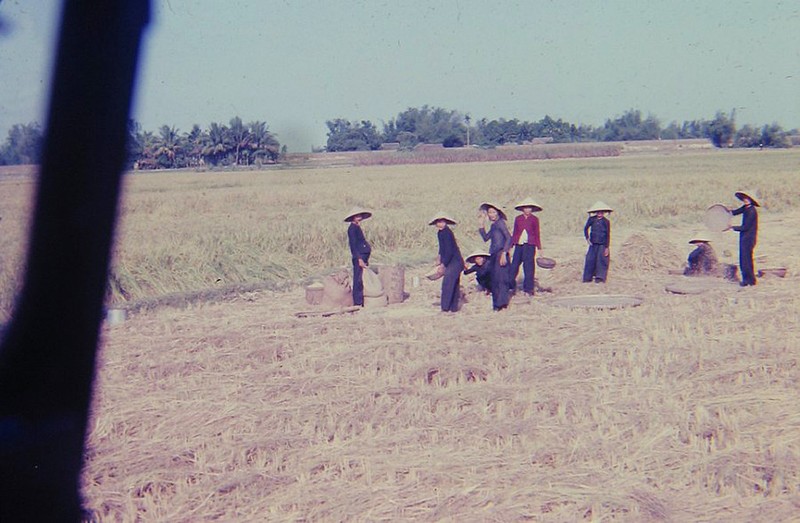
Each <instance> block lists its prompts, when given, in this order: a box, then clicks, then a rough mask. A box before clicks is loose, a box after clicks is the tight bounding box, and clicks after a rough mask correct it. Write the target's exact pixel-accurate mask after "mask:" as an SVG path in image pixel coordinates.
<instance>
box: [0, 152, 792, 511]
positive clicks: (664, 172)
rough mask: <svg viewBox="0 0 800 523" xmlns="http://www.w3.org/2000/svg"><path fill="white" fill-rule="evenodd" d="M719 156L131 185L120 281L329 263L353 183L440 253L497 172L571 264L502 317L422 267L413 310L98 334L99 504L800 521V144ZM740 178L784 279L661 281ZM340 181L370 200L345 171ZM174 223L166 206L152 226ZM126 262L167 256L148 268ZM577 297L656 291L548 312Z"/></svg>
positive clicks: (265, 307) (177, 318) (243, 311)
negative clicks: (590, 278)
mask: <svg viewBox="0 0 800 523" xmlns="http://www.w3.org/2000/svg"><path fill="white" fill-rule="evenodd" d="M717 153H719V154H717ZM728 153H729V152H728V151H715V152H714V153H713V154H712V153H704V154H698V155H676V156H674V157H662V156H651V157H648V156H637V157H635V158H625V157H623V158H617V159H603V160H584V161H558V162H520V163H511V164H503V165H493V164H492V165H489V164H486V165H478V164H474V165H473V164H471V165H469V166H453V165H448V166H441V167H432V166H430V167H429V166H419V167H416V168H414V169H408V168H405V167H397V168H383V169H382V170H379V171H375V170H365V171H360V170H351V171H350V172H347V171H345V170H334V171H333V172H328V171H320V172H315V173H309V172H307V171H306V172H302V173H300V172H299V173H291V172H282V173H281V174H280V176H279V177H276V176H274V175H273V174H272V173H258V174H247V175H242V174H223V175H212V174H203V175H183V174H179V175H174V174H173V175H156V176H154V177H152V178H150V177H141V178H140V177H135V178H134V179H131V180H129V187H128V189H129V192H128V196H127V197H128V200H126V204H125V207H126V215H125V216H124V218H123V222H124V224H123V232H122V235H121V242H122V243H120V244H119V245H118V250H117V261H116V263H117V270H118V271H120V274H125V275H127V276H126V278H128V279H125V280H124V281H126V282H128V285H129V286H130V288H131V289H132V290H131V292H133V293H138V292H140V290H145V289H155V290H157V289H158V288H159V286H163V287H164V288H165V289H168V290H169V291H170V292H177V291H180V290H192V289H194V288H195V287H198V286H199V285H198V284H197V283H196V280H195V279H193V278H196V277H198V276H199V277H200V278H198V279H202V281H206V279H209V278H212V277H214V278H216V277H218V276H216V275H217V274H221V272H220V273H213V272H212V274H211V275H209V274H206V272H207V271H211V270H212V267H213V264H212V263H211V261H213V260H214V259H216V260H217V262H219V263H220V265H219V271H223V270H225V266H226V264H236V263H242V265H241V266H240V267H239V268H236V269H235V271H232V272H231V274H239V275H240V276H241V277H242V278H243V279H244V280H246V275H247V274H249V272H252V273H254V274H256V275H258V276H259V277H261V276H263V274H264V273H263V272H260V271H262V270H263V267H261V266H260V264H263V263H273V264H274V263H276V261H275V260H278V262H280V260H281V259H284V258H285V259H286V260H291V263H293V264H294V265H291V267H292V268H291V269H289V270H288V272H289V274H292V275H294V274H300V276H307V275H308V276H311V275H313V274H314V271H318V272H320V273H325V272H326V270H325V269H324V268H323V267H324V266H326V265H331V266H333V265H337V264H339V263H345V262H346V261H347V259H346V256H347V253H346V247H345V245H344V235H343V224H342V223H341V218H338V219H336V220H334V218H337V217H338V215H340V214H341V211H342V209H344V210H346V209H347V208H349V206H350V205H352V204H354V203H362V204H365V205H370V206H371V207H373V208H384V211H383V213H381V214H382V215H383V216H381V215H379V214H377V213H376V216H375V219H374V221H373V222H372V223H368V224H367V225H366V228H365V231H366V234H367V236H368V237H369V238H371V239H373V240H374V243H375V244H376V245H377V246H378V248H376V257H377V258H378V259H380V260H381V261H383V262H395V261H397V260H395V259H393V258H392V256H393V254H392V253H395V252H397V253H400V254H398V255H397V256H398V258H400V257H403V256H405V257H408V258H413V257H417V258H419V259H428V260H432V258H433V256H434V255H435V235H433V234H432V233H431V231H430V228H427V227H426V226H425V225H424V218H425V217H427V216H428V215H429V214H431V213H432V212H434V211H435V210H436V209H437V208H439V207H447V208H448V209H453V212H454V213H456V212H459V213H460V214H459V215H457V216H455V218H456V219H460V221H461V222H462V223H464V224H465V225H464V226H459V227H458V228H456V236H457V238H458V239H459V241H460V242H462V243H463V244H465V245H466V244H469V243H471V242H474V241H475V240H476V235H475V232H474V226H473V225H471V224H470V220H471V219H472V217H473V216H474V210H473V209H467V208H464V209H462V208H461V207H460V206H461V205H463V202H469V201H475V202H480V201H481V198H482V197H483V196H485V195H483V194H482V193H481V186H482V185H481V183H482V181H483V180H484V179H486V178H487V177H491V178H492V179H493V180H495V181H496V182H497V183H498V184H499V185H500V188H501V190H505V191H506V192H504V193H503V194H505V193H507V194H508V198H507V199H508V201H509V202H513V201H515V200H516V199H518V198H520V197H524V196H526V195H528V194H534V195H536V197H537V200H539V199H541V201H542V204H543V206H544V207H545V211H544V212H543V213H541V214H540V219H541V220H542V229H543V242H544V247H545V249H544V251H543V255H546V256H549V257H552V258H554V259H556V260H557V261H558V265H557V266H556V268H555V269H553V270H552V271H546V270H543V269H539V270H537V277H539V278H540V283H544V282H547V283H548V286H549V287H550V288H551V292H542V293H539V294H538V295H537V296H536V297H534V298H533V299H532V300H525V299H523V298H521V297H516V298H514V300H513V301H512V304H511V307H510V309H509V310H507V311H505V312H502V313H492V312H491V302H490V299H489V298H488V297H486V296H484V295H482V294H479V293H476V292H468V293H467V296H468V302H467V303H465V304H464V306H463V309H462V311H461V312H459V313H457V314H452V315H450V314H442V313H440V312H439V311H438V307H437V305H438V304H437V300H438V290H439V282H429V281H427V280H425V279H424V278H423V277H422V276H423V275H424V273H425V272H426V271H427V270H428V268H429V267H428V266H413V267H409V268H408V270H407V272H406V290H407V291H408V292H409V294H410V296H409V298H408V300H406V302H405V303H403V304H397V305H392V306H389V307H386V308H381V309H372V310H362V311H360V312H358V313H356V314H353V315H340V316H332V317H329V318H321V317H308V318H297V317H295V316H294V312H295V311H297V310H302V309H305V308H308V305H307V304H306V303H305V301H304V289H303V286H302V285H301V286H296V287H293V288H289V289H287V290H282V291H275V290H269V289H263V288H256V289H254V288H250V289H240V290H239V291H238V292H230V293H227V294H225V295H224V296H222V297H221V299H219V300H216V301H206V302H203V301H198V302H193V301H187V302H186V303H182V306H181V307H179V308H173V307H159V308H155V309H152V310H143V311H142V312H140V313H138V314H132V315H131V317H130V318H129V319H128V320H127V321H126V322H124V323H122V324H120V325H116V326H106V327H104V329H103V333H102V335H103V346H102V350H101V352H100V354H99V361H98V373H97V384H96V394H95V403H94V408H93V418H92V421H91V426H90V433H89V441H88V450H87V455H86V466H85V471H84V477H83V493H84V496H85V500H86V508H87V511H88V512H89V513H91V514H92V515H93V517H94V519H96V520H99V521H137V520H138V521H177V522H181V521H186V522H189V521H193V522H194V521H211V520H215V521H286V520H290V521H292V520H297V521H348V520H351V521H375V520H390V521H398V520H399V521H403V520H406V521H408V520H423V521H520V520H522V521H526V520H527V521H554V522H555V521H558V522H561V521H675V522H684V521H716V520H720V519H723V520H729V521H775V520H778V521H787V520H792V519H794V518H795V517H796V514H797V512H798V510H800V449H799V448H798V442H799V441H800V413H798V412H797V409H796V408H794V403H795V398H796V395H797V394H796V389H797V383H798V381H800V370H799V369H798V365H797V347H798V346H800V343H798V342H800V339H798V337H800V335H798V332H800V325H798V315H797V311H798V279H799V277H798V272H797V270H796V268H798V267H800V258H799V257H798V255H797V254H796V253H797V252H798V251H799V250H800V239H798V236H797V234H795V230H796V223H797V222H798V219H800V212H798V210H797V203H798V202H800V194H797V189H796V187H798V186H800V184H798V183H797V179H796V176H797V174H796V169H795V168H794V167H793V166H796V165H797V155H798V153H797V152H795V151H791V152H786V153H776V154H775V155H772V152H770V153H764V154H758V153H750V154H737V153H736V152H733V153H732V154H728ZM723 172H724V173H725V177H723V176H721V173H723ZM753 172H759V173H762V176H760V177H759V179H758V185H760V187H759V188H760V189H761V190H762V191H765V192H766V193H767V194H770V195H771V196H768V197H767V196H762V200H763V201H764V202H765V203H764V207H763V208H762V209H761V210H760V212H761V215H760V217H761V236H760V242H759V246H758V248H757V251H756V253H757V255H758V256H759V264H760V265H762V266H765V264H769V265H774V266H786V267H789V269H790V270H789V272H788V273H787V275H786V277H785V278H777V277H773V278H770V277H767V278H763V279H762V280H760V281H759V285H758V286H756V287H754V288H746V289H740V288H739V287H738V286H736V285H735V284H729V285H722V286H720V287H719V288H713V289H710V290H708V291H706V292H704V293H702V294H698V295H691V296H681V295H675V294H670V293H667V292H665V291H664V287H665V286H666V285H668V284H669V283H670V282H672V281H674V279H675V278H678V277H677V276H672V275H670V274H668V272H667V270H666V269H667V268H676V269H677V268H680V267H668V265H670V264H671V263H673V262H672V261H668V260H674V263H676V264H679V265H680V264H682V262H683V261H684V260H685V256H686V254H688V252H689V250H690V249H689V247H690V246H688V245H687V243H686V242H687V241H688V239H689V238H688V236H689V235H690V234H691V233H692V231H693V230H695V229H696V224H697V223H701V221H702V217H703V213H704V211H705V209H706V208H707V206H708V205H707V204H708V203H709V202H714V201H718V200H724V199H725V198H726V197H728V198H729V199H731V198H730V194H731V193H732V190H735V188H738V186H739V185H744V186H748V187H750V186H752V185H754V183H752V182H754V180H750V179H749V177H750V176H751V175H752V173H753ZM170 176H173V178H170ZM192 176H200V178H192ZM261 176H264V177H265V178H260V177H261ZM352 180H359V183H360V191H361V193H360V197H361V198H364V199H366V200H367V201H363V202H361V201H359V202H355V201H354V200H355V196H354V195H348V194H346V193H345V192H344V191H343V190H342V189H341V187H344V186H346V185H348V184H349V183H350V182H351V181H352ZM748 181H749V182H751V183H743V182H748ZM262 183H263V184H262ZM493 183H494V182H493ZM689 183H691V184H692V186H693V187H694V190H692V191H687V190H686V185H687V184H689ZM229 185H230V186H229ZM423 186H424V187H426V188H427V189H429V190H431V191H434V190H438V191H439V192H431V193H423V192H421V191H419V190H418V189H419V187H423ZM266 187H269V188H270V191H269V192H267V191H266ZM444 189H447V190H444ZM203 191H205V192H206V197H201V194H202V192H203ZM336 191H340V192H336ZM322 194H326V195H327V196H326V197H325V198H322V197H321V196H320V195H322ZM597 194H603V198H604V200H606V201H609V203H612V204H613V205H614V206H615V210H616V211H615V213H614V214H613V215H612V227H613V231H614V232H613V241H612V262H611V272H610V278H609V281H608V283H607V284H604V285H597V284H583V283H581V282H580V271H581V268H582V260H583V254H584V253H585V249H586V244H585V241H584V240H583V238H582V235H581V229H582V226H583V222H584V220H585V216H586V215H585V213H583V209H584V208H585V206H586V205H587V204H588V203H591V201H593V197H594V196H595V195H597ZM606 194H608V196H606ZM437 195H438V196H437ZM540 195H541V198H540ZM681 195H683V196H684V197H682V198H681V197H679V196H681ZM490 196H495V195H494V194H493V195H490ZM281 198H286V200H287V201H286V202H284V203H283V204H281V203H280V199H281ZM440 198H444V199H445V200H446V201H441V199H440ZM166 201H169V202H172V204H171V205H170V206H168V205H167V204H166V203H165V202H166ZM224 202H227V204H224ZM304 202H305V203H309V202H314V203H315V205H314V206H313V209H314V211H313V213H311V212H310V211H308V208H309V207H308V205H306V204H305V203H304ZM773 202H774V203H773ZM728 203H734V202H732V201H730V202H728ZM185 205H190V206H193V207H192V208H193V209H194V210H193V212H194V214H192V213H190V212H188V211H187V210H186V207H185ZM226 205H227V207H226ZM171 208H174V209H173V210H171V211H170V209H171ZM179 209H182V211H181V210H179ZM259 209H261V210H259ZM226 213H231V214H232V215H236V216H235V218H232V219H230V220H227V219H226ZM306 214H311V215H312V216H306ZM184 215H186V216H184ZM379 216H381V217H380V220H379ZM167 218H175V219H177V222H176V223H175V224H174V225H172V226H171V227H169V226H159V227H156V226H154V222H153V220H156V221H157V223H159V224H167V223H170V222H169V221H168V220H167ZM265 219H266V221H265ZM306 220H308V221H306ZM381 220H383V221H381ZM312 221H313V222H314V223H317V222H319V223H320V229H321V232H320V231H317V230H316V229H313V228H311V229H308V228H307V226H308V223H311V222H312ZM327 221H330V224H328V223H327ZM3 222H5V220H3ZM3 222H0V224H1V223H3ZM229 222H230V223H233V222H236V223H239V224H240V227H239V232H238V233H236V234H233V233H232V232H231V231H233V230H234V228H232V227H229V225H228V224H229ZM417 222H420V223H421V225H420V226H419V227H417V226H416V225H415V224H416V223H417ZM267 224H268V225H267ZM390 225H396V227H397V228H401V229H402V230H399V231H394V230H392V228H391V227H390ZM285 227H291V228H292V229H291V231H290V232H294V233H295V234H308V235H309V236H308V239H307V240H308V241H311V242H312V245H314V246H315V249H316V250H317V251H319V252H322V253H323V254H324V253H327V254H325V256H329V258H323V261H322V262H321V263H320V265H314V263H317V262H314V263H310V262H298V261H297V257H298V256H299V257H301V258H303V257H306V258H307V257H308V256H310V255H308V254H303V253H302V249H301V246H302V244H300V245H297V246H292V247H291V248H286V247H283V248H282V250H281V249H278V248H276V247H275V245H276V244H275V243H273V241H275V238H273V236H275V235H278V236H280V235H282V234H283V232H282V229H283V228H285ZM261 228H263V229H264V231H263V235H262V234H260V233H259V231H260V229H261ZM145 231H148V232H149V235H146V234H144V232H145ZM220 231H222V232H224V233H225V234H222V235H218V236H215V234H216V233H218V232H220ZM227 235H233V238H230V237H228V236H227ZM326 235H327V236H330V237H325V236H326ZM164 238H166V241H165V240H164ZM193 239H194V240H193ZM284 239H285V238H284V237H282V236H280V237H279V238H278V242H280V241H284ZM193 241H197V242H198V243H199V244H200V245H201V247H196V246H193V243H192V242H193ZM714 241H715V246H716V247H717V251H718V253H720V256H721V257H722V258H723V259H726V258H725V255H724V254H722V253H723V252H724V251H726V250H730V251H731V252H732V254H731V255H730V256H729V257H728V258H727V261H730V260H732V259H733V258H732V257H735V252H736V239H735V235H734V233H727V235H722V236H720V237H719V238H714ZM126 242H127V243H126ZM139 242H141V244H140V243H139ZM237 242H241V245H239V244H237ZM392 242H395V243H394V245H395V246H396V249H395V250H390V249H389V247H388V246H389V245H391V244H392ZM634 245H639V246H640V247H641V248H642V249H641V251H635V252H636V253H639V252H643V253H644V254H636V253H634V251H630V252H629V249H632V248H633V246H634ZM667 245H669V246H671V247H672V248H671V249H669V248H667V247H666V246H667ZM218 246H221V247H222V248H223V249H222V250H221V251H218V250H216V249H217V247H218ZM262 248H263V249H267V250H268V252H266V253H261V252H260V251H259V249H262ZM203 249H205V250H206V251H209V252H208V257H204V256H203V255H201V254H202V252H203ZM226 249H233V251H232V252H231V253H230V254H225V255H224V256H223V254H224V253H223V251H225V250H226ZM269 249H272V250H269ZM293 249H294V250H298V249H299V250H298V251H297V253H294V254H293V253H292V252H289V251H290V250H293ZM326 249H329V251H326ZM154 253H155V254H157V256H156V257H153V256H154ZM159 253H160V254H159ZM317 254H318V253H317ZM315 255H316V254H315ZM637 256H639V258H637ZM215 257H217V258H215ZM168 259H169V260H170V261H171V263H169V264H167V263H166V262H167V260H168ZM338 259H340V260H341V262H339V263H336V264H335V263H334V260H338ZM188 260H191V262H192V263H195V264H196V265H195V268H194V269H192V268H191V267H190V265H189V264H188V263H187V261H188ZM303 263H307V265H303ZM139 264H144V265H146V267H147V270H150V271H154V272H155V274H152V275H150V276H149V277H148V278H149V279H148V278H145V277H146V276H148V275H147V274H146V271H145V270H144V268H142V267H141V266H140V265H139ZM304 267H305V268H304ZM248 271H249V272H248ZM279 272H280V271H277V272H276V274H277V273H279ZM137 275H141V277H142V279H137V277H135V276H137ZM178 276H180V277H187V278H188V279H178ZM415 276H416V277H417V278H418V279H419V280H420V285H419V286H418V287H414V286H413V284H412V283H411V282H412V281H414V277H415ZM228 277H229V276H226V278H228ZM169 278H172V279H169ZM136 282H138V283H137V284H136V285H134V283H136ZM158 282H161V283H158ZM168 282H175V283H168ZM179 282H180V283H179ZM225 283H230V282H225ZM137 285H138V286H137ZM472 285H473V283H472V280H471V279H465V281H464V287H465V289H467V290H469V289H470V288H471V286H472ZM6 288H7V287H6ZM589 293H607V294H628V295H632V294H635V295H638V296H642V297H643V298H644V302H643V304H642V305H641V306H639V307H635V308H624V309H618V310H612V311H598V310H586V309H569V308H561V307H553V306H551V305H550V304H549V299H550V298H552V297H561V296H574V295H578V294H589ZM146 296H147V294H141V295H137V298H139V299H141V298H142V297H146Z"/></svg>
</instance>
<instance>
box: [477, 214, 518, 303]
mask: <svg viewBox="0 0 800 523" xmlns="http://www.w3.org/2000/svg"><path fill="white" fill-rule="evenodd" d="M480 210H481V212H480V215H479V220H480V226H481V227H480V229H478V233H480V235H481V238H483V241H485V242H486V241H488V242H490V243H489V255H490V257H489V266H490V272H491V275H492V308H493V309H494V310H496V311H499V310H503V309H505V308H506V307H508V302H509V289H508V278H509V274H508V272H509V271H508V269H509V260H508V251H509V250H510V249H511V233H510V232H508V226H507V225H506V215H505V213H504V212H503V211H502V210H501V209H500V207H498V206H497V205H494V204H492V203H488V202H484V203H482V204H481V207H480ZM487 221H489V222H491V224H492V225H491V227H490V228H489V232H486V222H487Z"/></svg>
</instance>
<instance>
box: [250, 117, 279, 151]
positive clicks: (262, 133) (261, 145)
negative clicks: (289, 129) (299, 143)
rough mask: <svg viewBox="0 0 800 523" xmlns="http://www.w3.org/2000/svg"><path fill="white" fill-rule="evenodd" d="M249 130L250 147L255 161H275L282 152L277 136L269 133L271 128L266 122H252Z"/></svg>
mask: <svg viewBox="0 0 800 523" xmlns="http://www.w3.org/2000/svg"><path fill="white" fill-rule="evenodd" d="M248 128H249V130H250V144H249V145H250V149H251V150H252V151H253V157H254V158H255V160H256V161H259V160H261V161H263V160H264V159H265V158H266V159H268V160H270V161H275V159H276V158H278V154H279V152H280V143H278V140H276V139H275V135H273V134H272V133H271V132H270V131H269V126H268V125H267V124H266V122H260V121H255V122H250V123H249V124H248Z"/></svg>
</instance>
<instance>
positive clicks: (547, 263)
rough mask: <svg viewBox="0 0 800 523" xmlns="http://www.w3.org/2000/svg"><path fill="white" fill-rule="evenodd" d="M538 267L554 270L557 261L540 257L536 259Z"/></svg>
mask: <svg viewBox="0 0 800 523" xmlns="http://www.w3.org/2000/svg"><path fill="white" fill-rule="evenodd" d="M536 265H538V266H539V267H541V268H542V269H552V268H553V267H555V266H556V261H555V260H554V259H553V258H545V257H544V256H539V257H538V258H536Z"/></svg>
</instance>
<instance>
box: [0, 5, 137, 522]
mask: <svg viewBox="0 0 800 523" xmlns="http://www.w3.org/2000/svg"><path fill="white" fill-rule="evenodd" d="M149 7H150V6H149V0H116V1H114V0H108V1H105V2H90V1H86V0H66V1H65V2H64V7H63V12H62V17H61V26H60V34H59V38H58V51H57V53H58V56H57V60H56V64H55V71H54V75H53V83H52V85H51V89H50V105H49V110H48V116H47V130H46V138H45V146H44V151H43V155H42V165H41V172H40V177H39V185H38V187H37V193H36V204H35V208H34V217H33V227H32V229H31V238H30V241H29V247H28V253H27V269H26V273H25V280H24V284H23V289H22V293H21V295H20V299H19V302H18V305H17V307H16V312H15V315H14V317H13V318H12V319H11V322H10V324H9V325H8V328H7V330H6V333H5V339H4V340H3V344H2V347H0V521H78V520H79V519H80V518H81V501H80V493H79V486H80V472H81V465H82V456H83V445H84V438H85V433H86V424H87V418H88V412H89V404H90V401H91V391H92V381H93V378H94V362H95V352H96V347H97V341H98V331H99V328H100V323H101V321H102V313H103V298H104V292H105V285H106V273H107V270H108V264H109V260H110V249H111V245H112V241H113V233H114V225H115V221H116V214H117V203H118V198H119V192H120V178H121V175H122V170H123V166H124V162H125V157H126V137H127V132H126V125H127V121H128V117H129V113H130V106H131V96H132V93H133V87H134V81H135V77H136V68H137V67H136V66H137V59H138V54H139V47H140V43H141V38H142V32H143V29H144V27H145V25H146V23H147V21H148V17H149ZM20 88H21V89H24V88H25V87H24V86H20Z"/></svg>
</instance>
